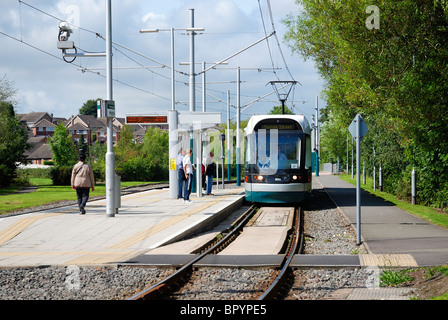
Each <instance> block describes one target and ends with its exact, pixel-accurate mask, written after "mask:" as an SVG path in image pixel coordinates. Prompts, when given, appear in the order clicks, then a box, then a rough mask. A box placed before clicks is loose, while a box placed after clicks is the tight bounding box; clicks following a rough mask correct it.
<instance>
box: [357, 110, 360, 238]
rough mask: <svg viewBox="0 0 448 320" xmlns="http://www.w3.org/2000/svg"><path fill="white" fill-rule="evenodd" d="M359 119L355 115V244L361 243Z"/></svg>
mask: <svg viewBox="0 0 448 320" xmlns="http://www.w3.org/2000/svg"><path fill="white" fill-rule="evenodd" d="M360 135H361V119H360V117H359V114H358V115H357V116H356V218H357V223H356V226H357V229H358V232H357V233H358V234H357V242H356V244H357V245H360V244H361V175H360V170H359V166H360V164H361V150H360V141H361V137H360Z"/></svg>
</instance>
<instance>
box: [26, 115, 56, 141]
mask: <svg viewBox="0 0 448 320" xmlns="http://www.w3.org/2000/svg"><path fill="white" fill-rule="evenodd" d="M54 128H56V125H55V124H54V123H53V122H51V121H49V120H47V119H45V118H44V119H41V120H39V121H38V122H36V123H34V125H32V126H31V131H32V133H33V137H45V138H49V137H52V136H53V135H54ZM45 142H46V141H45Z"/></svg>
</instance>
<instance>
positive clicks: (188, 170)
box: [182, 149, 195, 203]
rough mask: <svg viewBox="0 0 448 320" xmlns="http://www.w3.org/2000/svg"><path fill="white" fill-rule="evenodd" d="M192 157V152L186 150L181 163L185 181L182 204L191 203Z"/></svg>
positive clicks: (193, 168)
mask: <svg viewBox="0 0 448 320" xmlns="http://www.w3.org/2000/svg"><path fill="white" fill-rule="evenodd" d="M192 155H193V150H191V149H188V150H187V154H186V155H185V157H184V159H183V161H182V163H183V166H184V174H185V179H186V180H187V181H186V183H185V188H184V202H187V203H191V202H192V201H191V200H190V193H191V185H192V183H193V170H195V167H194V165H193V164H192V163H191V156H192Z"/></svg>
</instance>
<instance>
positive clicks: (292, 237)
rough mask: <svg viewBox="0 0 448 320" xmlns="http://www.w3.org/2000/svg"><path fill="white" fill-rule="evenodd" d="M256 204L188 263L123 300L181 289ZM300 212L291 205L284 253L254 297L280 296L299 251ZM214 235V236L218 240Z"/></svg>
mask: <svg viewBox="0 0 448 320" xmlns="http://www.w3.org/2000/svg"><path fill="white" fill-rule="evenodd" d="M258 209H259V208H258V207H256V206H252V207H250V208H249V209H248V210H247V211H246V212H245V213H244V214H243V215H241V216H240V218H238V220H237V221H236V222H235V223H233V224H232V226H231V227H230V228H228V229H227V230H225V231H223V232H222V233H221V237H218V238H219V240H215V241H214V242H213V243H212V242H210V243H207V244H205V245H204V246H203V247H202V248H201V249H199V250H197V252H196V253H198V256H196V257H195V258H194V259H192V260H191V261H190V262H188V263H187V264H185V265H184V266H182V267H181V268H180V269H178V270H177V271H176V272H175V273H174V274H172V275H171V276H169V277H167V278H165V279H164V280H162V281H160V282H158V283H156V284H154V285H152V286H150V287H148V288H146V289H144V290H143V291H141V292H139V293H137V294H135V295H133V296H132V297H129V298H128V299H127V300H155V299H164V298H166V297H168V296H170V295H171V294H172V293H173V292H175V291H176V290H178V289H179V288H182V287H183V286H184V285H185V284H186V283H187V282H188V281H189V280H190V279H192V278H193V277H192V274H193V266H194V265H195V264H196V263H197V262H199V261H200V260H202V259H203V258H204V257H205V256H207V255H210V254H217V253H219V252H220V251H221V250H223V249H224V248H225V247H226V246H228V245H229V244H230V243H231V242H232V241H233V240H234V239H236V238H237V237H238V235H239V234H240V233H241V232H242V230H243V228H244V226H245V225H246V224H247V223H248V222H249V221H250V219H251V218H252V217H253V216H254V215H255V213H256V212H257V211H258ZM302 221H303V215H302V209H301V208H295V210H294V219H293V227H292V228H291V230H290V234H289V237H287V239H288V245H287V246H286V252H285V255H284V258H283V261H282V263H281V265H280V267H279V270H278V271H276V272H275V274H276V276H274V277H271V279H270V284H269V285H268V286H266V285H264V287H268V288H267V290H266V291H264V293H263V294H262V295H261V296H259V298H258V300H270V299H276V298H277V297H279V296H280V295H282V290H281V289H282V288H283V287H284V283H285V279H286V278H287V276H288V274H289V265H290V262H291V261H292V258H293V256H294V254H296V253H298V252H300V250H301V247H302V243H303V241H301V240H302V239H303V236H302V228H303V227H302V226H303V223H302ZM218 238H217V239H218ZM195 281H201V278H200V277H196V279H195Z"/></svg>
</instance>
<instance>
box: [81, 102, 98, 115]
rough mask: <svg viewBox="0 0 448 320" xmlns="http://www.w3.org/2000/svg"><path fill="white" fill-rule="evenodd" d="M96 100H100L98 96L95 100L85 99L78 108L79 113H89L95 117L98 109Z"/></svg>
mask: <svg viewBox="0 0 448 320" xmlns="http://www.w3.org/2000/svg"><path fill="white" fill-rule="evenodd" d="M98 100H101V99H100V98H98V99H96V100H87V101H86V102H85V103H84V104H83V105H82V107H81V108H80V109H79V114H83V115H91V116H94V117H95V118H97V116H98V111H97V108H98V107H97V102H98Z"/></svg>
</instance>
